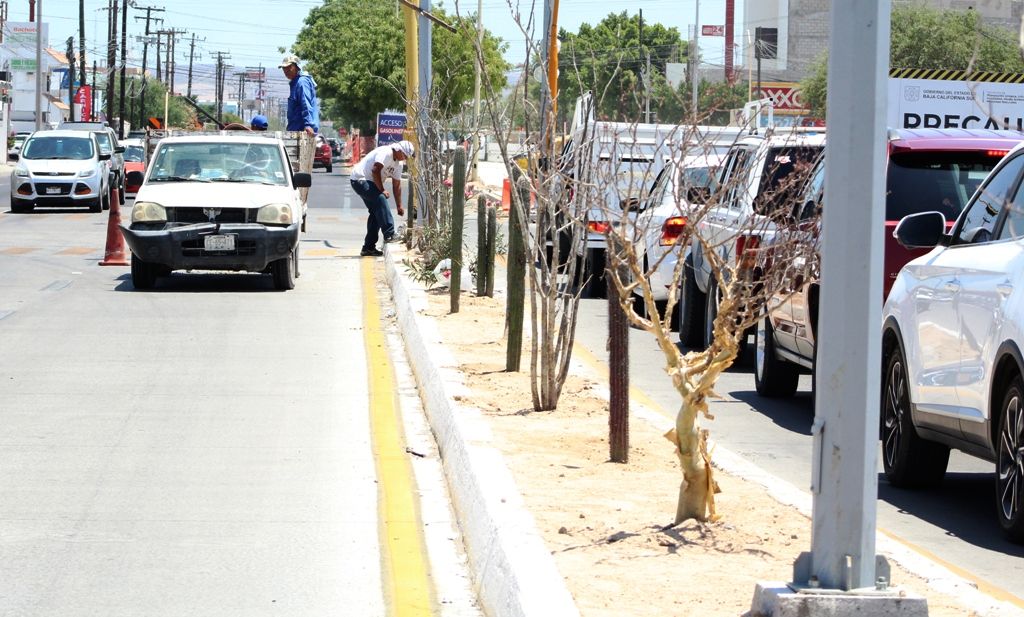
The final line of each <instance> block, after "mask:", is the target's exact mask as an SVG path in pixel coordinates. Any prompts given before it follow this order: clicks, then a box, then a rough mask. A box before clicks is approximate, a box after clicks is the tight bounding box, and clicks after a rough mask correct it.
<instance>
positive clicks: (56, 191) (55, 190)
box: [46, 186, 60, 195]
mask: <svg viewBox="0 0 1024 617" xmlns="http://www.w3.org/2000/svg"><path fill="white" fill-rule="evenodd" d="M46 194H47V195H60V187H59V186H48V187H46Z"/></svg>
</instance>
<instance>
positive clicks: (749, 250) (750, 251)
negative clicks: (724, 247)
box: [736, 236, 761, 270]
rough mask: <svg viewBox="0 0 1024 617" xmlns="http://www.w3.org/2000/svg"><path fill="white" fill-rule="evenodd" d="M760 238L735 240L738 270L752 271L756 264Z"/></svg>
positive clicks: (743, 237)
mask: <svg viewBox="0 0 1024 617" xmlns="http://www.w3.org/2000/svg"><path fill="white" fill-rule="evenodd" d="M759 246H761V236H740V237H738V238H736V263H737V265H739V268H740V270H753V269H754V266H755V265H756V263H757V249H758V247H759Z"/></svg>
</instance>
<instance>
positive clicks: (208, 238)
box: [121, 133, 311, 290]
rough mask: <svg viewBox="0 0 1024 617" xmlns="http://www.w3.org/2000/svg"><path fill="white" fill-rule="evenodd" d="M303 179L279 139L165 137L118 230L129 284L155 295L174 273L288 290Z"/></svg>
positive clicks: (293, 266) (252, 136)
mask: <svg viewBox="0 0 1024 617" xmlns="http://www.w3.org/2000/svg"><path fill="white" fill-rule="evenodd" d="M310 183H311V180H310V175H309V174H307V173H297V172H296V173H293V172H292V170H291V165H290V163H289V159H288V155H287V153H286V152H285V148H284V144H283V142H282V141H281V140H280V139H274V138H271V137H264V136H260V135H259V134H258V133H252V134H247V135H246V134H237V135H226V136H222V135H193V136H179V137H165V138H163V139H162V140H161V141H160V143H159V144H158V145H157V147H156V151H155V152H154V154H153V157H152V160H151V161H150V164H149V169H148V171H147V172H146V177H145V180H144V182H143V183H142V188H140V189H139V193H138V195H137V196H136V199H135V205H134V207H133V208H132V213H131V223H130V225H129V226H127V227H126V226H123V225H122V226H121V230H122V232H123V233H124V237H125V240H126V242H127V243H128V246H129V247H130V248H131V252H132V269H131V273H132V283H133V284H134V285H135V288H136V289H147V288H150V287H152V286H153V285H154V284H155V282H156V279H157V277H159V276H164V275H167V274H170V273H171V271H173V270H235V271H246V272H263V273H268V274H270V275H271V276H272V278H273V281H274V286H275V287H276V288H277V289H280V290H285V289H291V288H293V287H294V286H295V277H296V276H297V275H298V255H299V252H298V251H299V231H300V225H301V224H302V221H303V219H304V217H305V203H304V202H303V201H302V196H301V194H300V191H299V190H298V189H300V188H308V187H309V186H310Z"/></svg>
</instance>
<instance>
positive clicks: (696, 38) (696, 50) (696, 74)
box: [690, 0, 700, 124]
mask: <svg viewBox="0 0 1024 617" xmlns="http://www.w3.org/2000/svg"><path fill="white" fill-rule="evenodd" d="M695 4H696V5H697V9H696V12H695V14H694V16H693V62H691V65H692V66H693V77H692V83H691V84H690V85H691V86H692V88H693V101H692V102H693V123H694V124H697V118H699V117H700V116H699V115H698V113H697V82H698V81H700V0H696V2H695Z"/></svg>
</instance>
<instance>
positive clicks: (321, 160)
mask: <svg viewBox="0 0 1024 617" xmlns="http://www.w3.org/2000/svg"><path fill="white" fill-rule="evenodd" d="M318 167H323V168H324V170H325V171H326V172H327V173H331V172H332V171H334V163H333V155H332V153H331V144H329V143H327V140H326V139H324V138H323V136H321V135H317V136H316V150H314V152H313V169H316V168H318Z"/></svg>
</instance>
